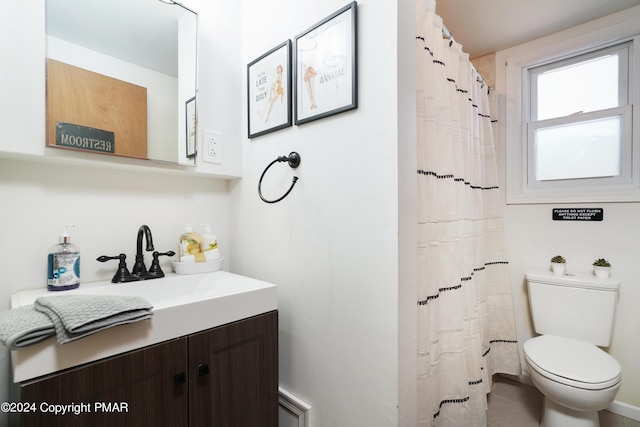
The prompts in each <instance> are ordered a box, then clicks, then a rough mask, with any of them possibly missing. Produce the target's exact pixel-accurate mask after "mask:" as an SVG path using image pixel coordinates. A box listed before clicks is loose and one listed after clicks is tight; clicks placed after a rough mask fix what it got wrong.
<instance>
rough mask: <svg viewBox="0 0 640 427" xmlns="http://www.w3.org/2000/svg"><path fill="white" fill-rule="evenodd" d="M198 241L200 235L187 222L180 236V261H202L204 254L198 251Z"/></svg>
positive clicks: (199, 240)
mask: <svg viewBox="0 0 640 427" xmlns="http://www.w3.org/2000/svg"><path fill="white" fill-rule="evenodd" d="M200 242H202V236H200V235H199V234H198V233H195V232H194V231H193V227H192V226H191V224H188V225H187V227H186V228H185V231H184V234H183V235H181V236H180V245H179V250H178V253H179V254H180V255H179V256H180V262H203V261H204V260H205V259H204V254H202V253H201V252H200Z"/></svg>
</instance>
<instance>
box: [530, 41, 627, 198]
mask: <svg viewBox="0 0 640 427" xmlns="http://www.w3.org/2000/svg"><path fill="white" fill-rule="evenodd" d="M630 47H631V42H627V43H624V44H622V45H617V46H613V47H610V48H606V49H598V50H596V51H594V52H589V53H586V54H581V55H577V56H572V57H569V58H566V59H563V60H560V61H554V62H552V63H549V64H545V65H542V66H537V67H533V68H529V69H528V70H527V72H528V79H527V81H528V85H529V118H528V122H527V127H528V132H527V149H528V153H529V155H528V156H527V160H528V162H527V163H528V164H527V170H528V174H527V183H528V185H529V186H531V187H539V188H544V187H549V188H558V187H567V186H579V185H597V184H599V183H606V181H611V178H616V179H618V180H619V179H624V178H629V177H630V171H631V163H630V162H631V158H629V157H624V158H623V152H624V151H625V149H624V147H625V146H627V145H630V144H631V132H630V129H631V114H630V110H631V107H630V105H629V99H630V93H629V92H630V87H629V84H628V82H629V60H628V58H629V49H630ZM564 180H590V181H580V182H569V181H564ZM560 181H562V182H560Z"/></svg>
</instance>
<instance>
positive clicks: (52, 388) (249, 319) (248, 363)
mask: <svg viewBox="0 0 640 427" xmlns="http://www.w3.org/2000/svg"><path fill="white" fill-rule="evenodd" d="M154 282H155V283H154ZM154 285H155V288H154V287H153V286H154ZM76 291H78V292H86V293H100V292H108V293H112V294H122V293H124V292H132V293H141V294H142V296H144V297H145V298H147V299H148V300H149V301H150V302H151V303H152V304H153V305H154V315H153V316H152V318H151V320H148V321H142V322H137V323H134V324H130V325H124V326H118V327H114V328H111V329H108V330H105V331H102V332H98V333H96V334H93V335H91V336H88V337H86V338H82V339H80V340H77V341H73V342H71V343H67V344H63V345H60V344H58V343H57V341H56V340H55V338H50V339H47V340H46V341H44V342H42V343H38V344H35V345H33V346H29V347H26V348H24V349H21V350H14V351H12V358H13V363H14V376H15V381H16V382H19V384H20V401H21V402H22V404H28V405H31V406H30V408H29V412H26V411H22V412H21V416H20V425H22V426H42V425H49V426H72V425H73V426H76V425H92V426H112V425H131V426H137V425H140V426H143V425H145V426H146V425H154V426H261V427H262V426H266V427H270V426H273V427H276V426H277V424H278V312H277V302H276V301H277V300H276V288H275V285H272V284H268V283H265V282H261V281H258V280H254V279H250V278H246V277H242V276H238V275H234V274H231V273H227V272H216V273H210V274H202V275H193V276H176V275H170V276H168V277H166V278H164V279H158V280H151V281H148V282H146V283H145V282H138V283H124V284H119V285H111V284H109V285H106V284H100V285H97V286H90V287H87V286H84V285H83V286H81V288H80V289H78V290H76ZM45 292H46V291H45ZM69 292H75V291H69ZM174 292H176V294H175V295H174ZM177 292H180V294H178V293H177ZM35 293H36V292H35V291H27V292H22V293H19V294H16V295H15V296H14V298H12V304H13V305H14V307H15V306H19V305H21V304H22V305H24V304H25V303H28V301H30V300H32V298H33V299H34V294H35ZM205 324H207V325H208V326H206V327H204V326H203V325H205ZM185 331H187V332H185ZM123 342H124V343H128V344H126V345H125V347H126V346H133V348H130V349H129V350H127V351H124V352H121V351H120V349H122V348H123V347H122V345H119V346H118V345H115V344H114V343H120V344H122V343H123ZM109 343H112V344H114V345H110V344H109ZM134 343H135V344H134ZM141 343H142V345H141ZM114 346H115V347H118V349H119V350H113V347H114ZM110 352H113V354H111V355H108V356H106V357H103V355H104V354H108V353H110ZM72 354H74V355H75V356H76V357H73V358H71V361H70V359H69V358H65V356H71V355H72ZM96 354H98V355H99V356H95V355H96ZM39 359H42V360H41V361H42V363H43V364H44V366H45V367H44V368H41V369H40V370H39V371H38V374H37V375H35V376H34V374H33V373H31V371H25V370H24V369H22V368H24V367H25V365H30V364H31V363H30V362H35V364H36V365H37V364H38V360H39ZM65 359H67V360H65ZM67 365H69V366H67ZM60 366H63V367H64V368H60V369H59V367H60ZM42 372H46V373H44V374H41V373H42ZM55 405H60V406H55ZM31 409H33V410H31ZM56 410H58V411H62V410H65V411H66V412H67V414H66V415H60V414H55V413H54V411H56Z"/></svg>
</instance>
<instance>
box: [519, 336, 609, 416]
mask: <svg viewBox="0 0 640 427" xmlns="http://www.w3.org/2000/svg"><path fill="white" fill-rule="evenodd" d="M524 357H525V361H526V363H527V366H528V368H529V374H530V376H531V380H532V381H533V383H534V384H535V386H536V387H537V388H538V390H539V391H540V392H541V393H542V394H543V395H544V408H543V414H542V420H541V424H540V425H541V426H542V427H598V426H599V421H598V413H597V411H599V410H602V409H605V408H607V407H608V406H609V405H611V403H612V402H613V400H614V399H615V396H616V393H617V392H618V389H619V388H620V382H621V375H620V364H619V363H618V361H616V360H615V359H614V358H613V357H612V356H610V355H609V354H607V353H606V352H604V351H603V350H601V349H600V348H598V347H597V346H595V345H593V344H591V343H587V342H583V341H577V340H573V339H569V338H563V337H557V336H553V335H541V336H538V337H535V338H531V339H529V340H527V341H526V342H525V343H524Z"/></svg>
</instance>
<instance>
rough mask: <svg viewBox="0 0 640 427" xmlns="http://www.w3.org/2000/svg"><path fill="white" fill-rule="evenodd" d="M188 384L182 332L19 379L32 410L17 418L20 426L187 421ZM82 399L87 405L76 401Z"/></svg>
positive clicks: (169, 426)
mask: <svg viewBox="0 0 640 427" xmlns="http://www.w3.org/2000/svg"><path fill="white" fill-rule="evenodd" d="M181 373H182V374H183V375H180V374H181ZM188 386H189V384H188V371H187V338H180V339H176V340H172V341H168V342H166V343H162V344H158V345H154V346H150V347H147V348H144V349H141V350H136V351H133V352H130V353H126V354H124V355H120V356H114V357H112V358H110V359H106V360H104V361H99V362H95V363H91V364H88V365H84V366H81V367H78V368H74V369H71V370H69V371H65V372H62V373H59V374H54V375H52V376H50V377H48V378H44V379H40V380H37V381H34V382H31V383H28V384H23V385H22V387H21V390H20V393H21V396H20V399H21V401H22V402H33V403H35V406H36V409H37V411H36V412H34V413H23V414H22V415H21V416H20V423H21V425H22V426H24V427H29V426H34V427H42V426H91V427H101V426H104V427H112V426H133V427H135V426H141V427H142V426H145V427H146V426H167V427H176V426H187V425H188V415H189V414H188ZM43 404H46V405H55V404H60V405H70V404H76V406H75V410H76V411H77V412H78V414H77V415H76V414H75V413H71V414H67V415H60V414H58V415H55V414H52V413H45V412H43V411H41V405H43ZM84 404H86V405H88V406H78V405H84ZM43 408H44V409H48V410H53V407H50V406H44V407H43ZM73 409H74V408H72V407H68V410H73Z"/></svg>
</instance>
